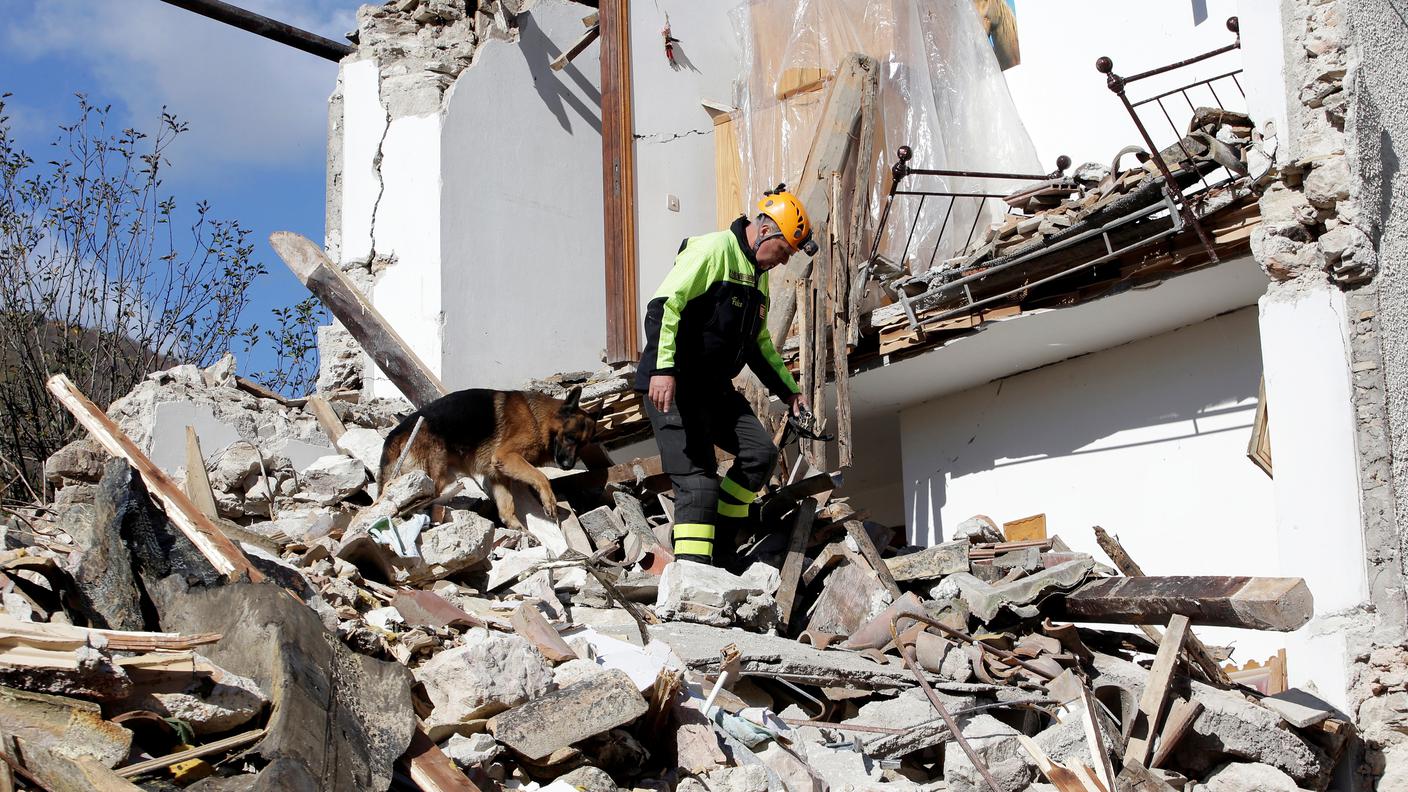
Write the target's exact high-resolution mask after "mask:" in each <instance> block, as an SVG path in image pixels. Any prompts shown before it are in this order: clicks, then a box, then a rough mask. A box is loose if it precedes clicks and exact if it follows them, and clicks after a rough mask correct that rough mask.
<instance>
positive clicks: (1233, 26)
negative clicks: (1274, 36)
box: [1124, 17, 1242, 82]
mask: <svg viewBox="0 0 1408 792" xmlns="http://www.w3.org/2000/svg"><path fill="white" fill-rule="evenodd" d="M1227 29H1228V30H1230V31H1232V32H1233V33H1235V34H1237V40H1236V41H1234V42H1232V43H1231V44H1228V45H1227V46H1225V47H1218V48H1217V49H1215V50H1212V51H1211V52H1204V53H1203V54H1202V55H1194V56H1193V57H1191V58H1189V59H1188V60H1181V61H1179V62H1177V63H1170V64H1168V65H1167V66H1160V67H1159V68H1157V69H1150V70H1149V71H1146V72H1140V73H1138V74H1136V75H1134V76H1133V77H1126V78H1124V81H1125V82H1135V81H1136V80H1142V79H1144V78H1145V77H1153V76H1154V75H1156V74H1163V73H1164V72H1170V71H1173V70H1174V69H1181V68H1183V67H1184V66H1191V65H1193V64H1194V63H1198V62H1199V61H1205V60H1207V59H1208V58H1212V57H1215V56H1217V55H1221V54H1223V53H1224V52H1231V51H1232V50H1235V49H1241V47H1242V31H1241V25H1240V24H1239V23H1238V22H1237V17H1228V19H1227Z"/></svg>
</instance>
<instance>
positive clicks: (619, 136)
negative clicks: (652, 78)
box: [597, 0, 640, 363]
mask: <svg viewBox="0 0 1408 792" xmlns="http://www.w3.org/2000/svg"><path fill="white" fill-rule="evenodd" d="M597 13H598V23H599V25H600V27H601V173H602V190H603V200H602V223H603V226H602V227H603V230H604V232H605V233H604V234H603V237H604V238H605V245H606V249H605V262H606V362H607V363H620V362H623V361H628V360H635V359H636V358H637V357H638V356H639V355H640V344H639V341H638V339H637V337H636V333H637V330H636V325H637V324H638V321H637V316H636V314H637V312H638V307H637V300H636V290H637V286H638V284H637V281H638V280H639V276H638V274H637V270H636V164H635V163H636V160H635V151H636V146H635V120H634V114H633V110H632V105H631V102H632V93H633V90H634V88H633V86H632V81H631V31H630V18H631V3H630V0H602V2H601V3H600V4H599V6H598V8H597Z"/></svg>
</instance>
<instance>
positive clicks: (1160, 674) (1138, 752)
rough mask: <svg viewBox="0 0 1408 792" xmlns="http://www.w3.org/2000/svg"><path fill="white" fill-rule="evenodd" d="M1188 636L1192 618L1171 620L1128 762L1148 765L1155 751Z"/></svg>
mask: <svg viewBox="0 0 1408 792" xmlns="http://www.w3.org/2000/svg"><path fill="white" fill-rule="evenodd" d="M1187 634H1188V617H1187V616H1179V615H1174V616H1172V617H1171V618H1169V620H1168V631H1167V632H1165V633H1164V640H1163V643H1161V644H1159V651H1158V654H1156V655H1154V665H1153V666H1152V667H1151V668H1150V669H1149V676H1148V677H1146V678H1145V680H1144V692H1143V693H1141V694H1140V695H1139V711H1138V712H1137V713H1135V716H1134V725H1133V727H1132V728H1131V729H1130V732H1129V742H1128V743H1126V744H1125V749H1124V761H1125V763H1126V764H1128V763H1130V762H1138V763H1139V764H1141V765H1145V766H1146V767H1147V766H1148V764H1147V763H1148V761H1149V754H1150V752H1151V751H1152V750H1153V748H1154V736H1155V735H1157V734H1158V733H1159V718H1160V717H1162V715H1163V710H1164V703H1165V702H1166V701H1167V700H1168V686H1169V682H1171V681H1172V679H1173V669H1174V667H1175V666H1176V665H1177V664H1178V653H1179V650H1181V649H1182V648H1183V637H1184V636H1185V635H1187Z"/></svg>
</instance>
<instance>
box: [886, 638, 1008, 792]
mask: <svg viewBox="0 0 1408 792" xmlns="http://www.w3.org/2000/svg"><path fill="white" fill-rule="evenodd" d="M905 616H909V617H910V618H912V619H915V620H916V621H921V620H923V619H922V618H921V617H916V616H913V615H911V614H906V613H897V614H895V616H894V618H892V619H890V637H891V638H893V639H894V642H895V646H896V647H898V648H899V650H900V659H901V660H903V661H904V664H905V667H906V668H908V669H909V671H910V673H912V674H914V678H915V679H917V680H918V681H919V687H920V689H921V690H923V691H924V696H925V697H926V698H928V699H929V704H930V705H932V706H933V708H934V710H935V711H936V712H938V713H939V717H940V718H943V719H944V726H946V727H948V733H949V734H951V735H953V739H954V741H955V742H957V743H958V747H959V748H961V749H963V753H964V754H966V755H967V756H968V761H970V762H972V763H973V768H974V769H976V770H977V771H978V774H979V775H981V776H982V777H983V781H985V782H986V783H987V785H988V787H989V788H990V789H992V792H1002V787H1000V786H998V783H997V779H995V778H993V777H992V771H991V770H988V766H987V765H985V764H983V759H982V757H981V756H978V752H977V751H974V750H973V746H972V745H970V744H969V742H968V738H966V737H964V736H963V730H962V729H960V728H959V727H958V721H957V720H955V719H954V717H953V715H952V714H950V713H949V711H948V710H947V709H946V708H945V707H944V703H943V702H942V701H939V694H938V693H935V692H934V688H933V686H931V685H930V684H929V680H928V679H926V678H925V677H924V672H923V670H921V669H920V668H919V663H918V662H917V661H916V660H915V656H914V645H913V644H907V643H905V642H903V641H901V640H900V634H899V631H898V629H897V628H896V626H895V625H896V623H897V622H899V620H900V619H901V618H903V617H905Z"/></svg>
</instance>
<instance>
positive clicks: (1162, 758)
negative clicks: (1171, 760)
mask: <svg viewBox="0 0 1408 792" xmlns="http://www.w3.org/2000/svg"><path fill="white" fill-rule="evenodd" d="M1202 712H1203V705H1202V702H1199V701H1194V700H1192V699H1183V698H1181V699H1178V700H1177V701H1175V702H1173V704H1171V705H1169V708H1168V717H1167V718H1165V719H1164V728H1163V729H1162V730H1161V731H1160V732H1159V744H1158V746H1157V747H1156V748H1155V749H1154V758H1153V759H1152V760H1151V761H1150V762H1149V766H1150V767H1163V766H1164V762H1166V761H1168V757H1169V755H1170V754H1172V753H1173V750H1174V749H1175V748H1177V747H1178V743H1179V741H1180V740H1182V739H1183V736H1184V735H1186V734H1187V733H1188V730H1189V729H1191V728H1193V722H1194V721H1196V720H1197V719H1198V716H1199V715H1200V714H1202Z"/></svg>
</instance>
